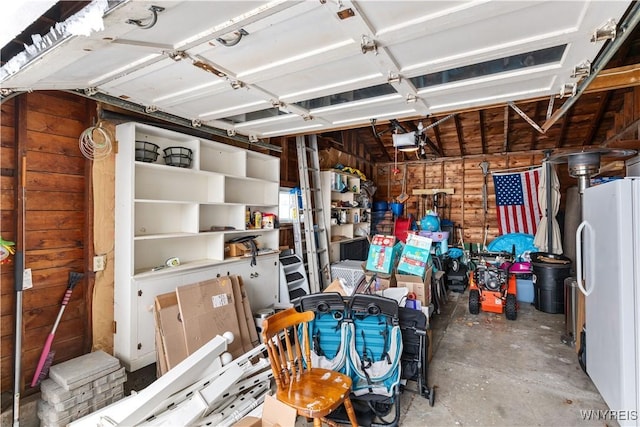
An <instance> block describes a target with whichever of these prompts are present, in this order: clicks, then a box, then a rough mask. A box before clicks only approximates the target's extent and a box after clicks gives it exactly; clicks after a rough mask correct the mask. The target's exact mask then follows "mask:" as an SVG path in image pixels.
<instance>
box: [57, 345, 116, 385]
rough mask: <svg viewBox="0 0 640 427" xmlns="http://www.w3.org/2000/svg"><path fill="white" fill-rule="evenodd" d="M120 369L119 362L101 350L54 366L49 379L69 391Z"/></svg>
mask: <svg viewBox="0 0 640 427" xmlns="http://www.w3.org/2000/svg"><path fill="white" fill-rule="evenodd" d="M119 368H120V361H119V360H118V359H117V358H115V357H113V356H110V355H108V354H107V353H105V352H104V351H102V350H98V351H94V352H92V353H88V354H85V355H82V356H79V357H76V358H74V359H71V360H67V361H66V362H62V363H59V364H57V365H54V366H52V367H51V369H50V370H49V378H51V379H52V380H54V381H55V382H57V383H58V384H60V385H61V386H62V387H63V388H64V389H65V390H71V389H74V388H77V387H80V386H82V385H84V384H87V383H91V382H93V381H94V380H96V379H98V378H100V377H103V376H105V375H108V374H110V373H112V372H114V371H116V370H117V369H119Z"/></svg>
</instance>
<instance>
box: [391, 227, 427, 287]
mask: <svg viewBox="0 0 640 427" xmlns="http://www.w3.org/2000/svg"><path fill="white" fill-rule="evenodd" d="M431 243H432V240H431V239H430V238H429V237H424V236H420V235H417V234H410V235H409V236H407V244H406V245H405V246H404V248H403V249H402V254H401V255H400V260H399V262H398V273H402V274H413V275H415V276H420V277H424V274H425V272H426V270H427V267H428V265H429V256H430V255H431Z"/></svg>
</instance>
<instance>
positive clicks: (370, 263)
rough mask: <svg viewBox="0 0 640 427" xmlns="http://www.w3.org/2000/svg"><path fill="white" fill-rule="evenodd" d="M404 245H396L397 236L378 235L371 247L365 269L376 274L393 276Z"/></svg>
mask: <svg viewBox="0 0 640 427" xmlns="http://www.w3.org/2000/svg"><path fill="white" fill-rule="evenodd" d="M401 248H402V243H396V237H395V236H385V235H382V234H376V235H375V236H373V238H372V239H371V244H370V245H369V255H368V257H367V264H366V266H365V268H366V269H367V270H369V271H375V272H376V273H385V274H391V272H392V271H393V268H394V266H395V262H396V258H397V255H398V253H399V251H400V250H401Z"/></svg>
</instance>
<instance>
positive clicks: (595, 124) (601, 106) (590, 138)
mask: <svg viewBox="0 0 640 427" xmlns="http://www.w3.org/2000/svg"><path fill="white" fill-rule="evenodd" d="M610 101H611V92H605V93H603V94H602V95H601V97H600V102H599V103H598V108H597V110H596V112H595V114H594V116H593V119H592V120H591V126H590V128H589V132H588V133H587V137H586V138H585V140H584V142H585V144H587V145H593V143H594V139H595V137H596V134H597V133H598V130H599V129H600V122H601V121H602V118H603V117H604V113H605V112H606V111H607V107H608V105H609V102H610Z"/></svg>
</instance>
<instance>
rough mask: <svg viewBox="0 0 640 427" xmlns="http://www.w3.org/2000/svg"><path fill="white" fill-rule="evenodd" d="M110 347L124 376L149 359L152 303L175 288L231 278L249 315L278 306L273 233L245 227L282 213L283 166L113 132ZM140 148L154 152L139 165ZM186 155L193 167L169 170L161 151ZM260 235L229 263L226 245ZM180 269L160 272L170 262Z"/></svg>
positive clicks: (196, 142) (156, 132) (163, 135)
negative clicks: (243, 289) (257, 215)
mask: <svg viewBox="0 0 640 427" xmlns="http://www.w3.org/2000/svg"><path fill="white" fill-rule="evenodd" d="M116 137H117V140H118V149H119V151H118V154H117V156H116V179H115V180H116V209H115V210H116V252H115V263H116V266H115V271H116V273H115V289H114V298H115V301H114V302H115V312H114V316H115V322H116V332H115V336H114V349H115V354H116V356H117V357H119V358H120V359H121V361H122V362H123V364H124V365H125V366H126V367H127V369H129V370H130V371H133V370H136V369H139V368H141V367H143V366H146V365H148V364H150V363H153V362H154V361H155V346H154V319H153V303H154V298H155V296H156V295H158V294H161V293H166V292H171V291H172V290H174V289H175V288H176V287H177V286H181V285H186V284H189V283H196V282H198V281H202V280H208V279H211V278H214V277H217V276H220V275H225V274H237V275H240V276H242V278H243V280H244V282H245V283H246V284H247V285H248V286H247V292H248V293H249V298H250V302H251V306H252V309H253V310H254V311H256V310H258V309H260V308H266V307H271V306H273V305H274V304H276V303H277V302H278V292H279V270H280V269H279V259H278V243H279V230H278V229H256V228H251V227H250V226H248V225H247V224H246V219H245V218H246V215H245V213H246V211H247V209H249V210H251V212H255V211H259V212H261V213H274V214H276V215H277V214H278V190H279V182H280V159H278V158H277V157H273V156H268V155H265V154H261V153H256V152H252V151H247V150H244V149H242V148H238V147H233V146H230V145H226V144H223V143H219V142H214V141H206V140H200V139H198V138H195V137H192V136H189V135H184V134H181V133H178V132H174V131H168V130H164V129H160V128H156V127H153V126H149V125H145V124H141V123H124V124H121V125H118V126H117V127H116ZM136 141H145V142H148V143H153V144H156V145H157V146H159V150H158V152H159V154H158V156H157V159H155V161H153V162H143V161H138V160H136ZM168 147H185V148H188V149H190V150H191V152H192V160H191V164H190V165H189V167H178V166H170V165H167V164H165V161H164V158H163V150H164V149H165V148H168ZM243 236H257V237H256V239H255V240H256V241H257V242H258V244H259V247H260V249H261V251H260V255H259V256H258V258H257V261H258V263H257V265H255V266H251V265H250V261H251V258H250V257H235V258H225V242H227V241H229V240H230V239H232V238H236V237H243ZM174 257H177V258H178V259H179V260H180V265H179V266H175V267H165V268H159V267H162V266H163V265H165V263H166V261H167V260H168V259H170V258H174Z"/></svg>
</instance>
